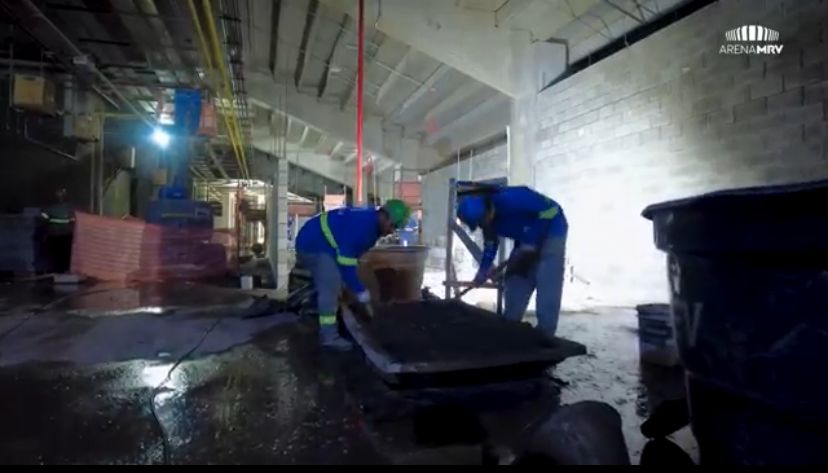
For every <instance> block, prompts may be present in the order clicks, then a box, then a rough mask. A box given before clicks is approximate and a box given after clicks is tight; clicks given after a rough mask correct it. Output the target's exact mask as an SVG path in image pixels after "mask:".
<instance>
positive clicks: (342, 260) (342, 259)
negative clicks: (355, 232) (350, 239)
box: [336, 255, 359, 266]
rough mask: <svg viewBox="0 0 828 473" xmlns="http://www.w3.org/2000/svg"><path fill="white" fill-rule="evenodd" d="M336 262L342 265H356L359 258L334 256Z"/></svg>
mask: <svg viewBox="0 0 828 473" xmlns="http://www.w3.org/2000/svg"><path fill="white" fill-rule="evenodd" d="M336 262H337V263H339V264H341V265H342V266H357V265H358V264H359V260H358V259H356V258H348V257H346V256H339V255H337V256H336Z"/></svg>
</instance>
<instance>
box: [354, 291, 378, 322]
mask: <svg viewBox="0 0 828 473" xmlns="http://www.w3.org/2000/svg"><path fill="white" fill-rule="evenodd" d="M356 298H357V302H359V304H360V305H361V306H362V309H363V310H364V311H365V313H366V314H368V316H369V317H373V316H374V307H373V306H372V305H371V293H370V292H368V291H367V290H366V291H362V292H360V293H359V294H357V296H356Z"/></svg>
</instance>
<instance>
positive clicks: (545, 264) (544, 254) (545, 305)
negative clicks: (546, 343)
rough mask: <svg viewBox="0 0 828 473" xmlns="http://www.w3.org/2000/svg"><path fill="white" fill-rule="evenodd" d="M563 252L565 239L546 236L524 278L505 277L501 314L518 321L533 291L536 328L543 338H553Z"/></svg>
mask: <svg viewBox="0 0 828 473" xmlns="http://www.w3.org/2000/svg"><path fill="white" fill-rule="evenodd" d="M565 252H566V236H563V237H549V238H547V239H546V240H545V241H544V243H543V245H541V250H540V258H539V260H538V261H537V263H536V264H535V265H534V267H532V268H531V269H530V271H529V272H528V273H527V275H526V276H521V275H510V276H509V277H507V278H506V284H505V287H504V294H503V297H504V302H505V307H504V312H503V315H504V316H505V317H506V318H507V319H509V320H515V321H520V320H521V319H522V318H523V313H524V312H526V307H527V306H528V305H529V299H530V298H531V297H532V293H533V292H534V291H535V290H537V291H538V293H537V296H536V297H535V311H536V313H537V316H538V326H537V328H538V329H539V330H540V331H542V332H543V333H545V334H546V335H549V336H554V335H555V331H556V330H557V328H558V315H559V313H560V310H561V293H562V292H563V281H564V254H565Z"/></svg>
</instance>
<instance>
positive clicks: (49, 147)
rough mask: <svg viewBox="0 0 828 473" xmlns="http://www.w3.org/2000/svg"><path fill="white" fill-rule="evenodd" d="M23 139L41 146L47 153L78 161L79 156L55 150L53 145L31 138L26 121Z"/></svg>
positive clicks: (25, 121) (24, 122)
mask: <svg viewBox="0 0 828 473" xmlns="http://www.w3.org/2000/svg"><path fill="white" fill-rule="evenodd" d="M23 139H24V140H26V141H27V142H29V143H31V144H33V145H35V146H39V147H41V148H43V149H45V150H46V151H49V152H51V153H54V154H56V155H58V156H61V157H63V158H66V159H71V160H72V161H78V157H77V156H75V155H73V154H69V153H67V152H65V151H63V150H60V149H58V148H55V147H54V146H52V145H49V144H47V143H44V142H42V141H40V140H38V139H36V138H32V137H31V136H29V125H28V121H27V120H25V119H24V120H23Z"/></svg>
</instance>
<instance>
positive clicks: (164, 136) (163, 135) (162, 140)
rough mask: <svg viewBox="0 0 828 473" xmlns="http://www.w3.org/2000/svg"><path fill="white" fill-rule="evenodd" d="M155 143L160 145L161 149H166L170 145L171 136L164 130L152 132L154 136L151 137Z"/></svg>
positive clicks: (158, 129)
mask: <svg viewBox="0 0 828 473" xmlns="http://www.w3.org/2000/svg"><path fill="white" fill-rule="evenodd" d="M150 138H151V139H152V141H153V143H155V144H156V145H158V147H159V148H161V149H164V148H166V147H167V146H168V145H169V144H170V140H171V137H170V134H169V133H167V132H166V131H164V130H162V129H161V128H156V129H155V130H153V131H152V135H151V136H150Z"/></svg>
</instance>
